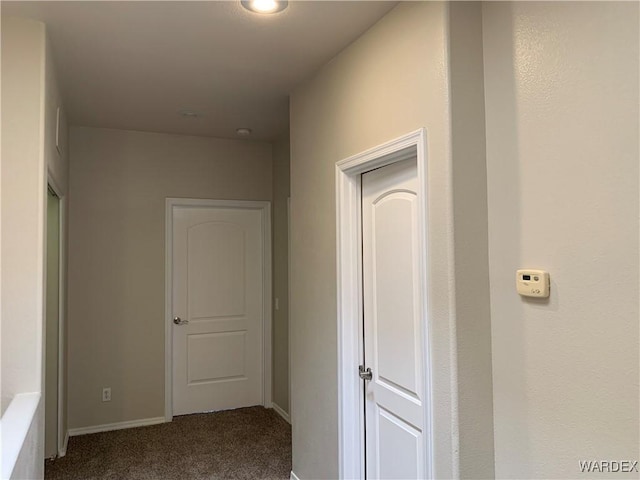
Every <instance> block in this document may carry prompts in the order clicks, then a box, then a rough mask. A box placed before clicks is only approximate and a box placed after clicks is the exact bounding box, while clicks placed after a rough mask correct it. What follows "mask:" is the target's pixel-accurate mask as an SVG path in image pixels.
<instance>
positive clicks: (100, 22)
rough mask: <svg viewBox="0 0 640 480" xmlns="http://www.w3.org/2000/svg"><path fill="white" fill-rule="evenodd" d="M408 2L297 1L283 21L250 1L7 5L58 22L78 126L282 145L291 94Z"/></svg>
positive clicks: (54, 34) (8, 10)
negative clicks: (244, 133)
mask: <svg viewBox="0 0 640 480" xmlns="http://www.w3.org/2000/svg"><path fill="white" fill-rule="evenodd" d="M396 3H397V2H381V1H373V2H369V1H348V2H333V1H290V2H289V8H287V9H286V10H285V11H284V12H281V13H279V14H275V15H271V16H267V15H258V14H255V13H251V12H248V11H247V10H245V9H244V8H242V6H241V5H240V2H239V1H196V2H184V1H178V2H172V1H170V2H165V1H160V2H156V1H131V2H95V1H80V2H78V1H71V2H66V1H65V2H56V1H53V2H52V1H49V2H46V1H45V2H30V1H27V2H6V1H3V2H2V4H1V5H2V15H16V16H26V17H31V18H36V19H39V20H42V21H43V22H45V23H46V24H47V28H48V34H49V38H50V40H51V45H52V47H53V52H54V59H55V63H56V71H57V77H58V81H59V83H60V88H61V91H62V96H63V99H64V104H65V109H66V112H67V117H68V118H69V121H70V123H71V124H73V125H86V126H95V127H107V128H121V129H130V130H142V131H154V132H165V133H179V134H188V135H206V136H214V137H221V138H235V137H236V133H235V130H236V129H237V128H239V127H248V128H250V129H252V130H253V134H252V135H251V137H250V138H254V139H258V140H273V139H275V138H277V137H278V136H280V135H282V134H284V133H286V131H287V130H288V127H289V112H288V95H289V93H290V92H291V91H292V90H293V89H294V88H295V87H296V86H297V85H298V84H300V82H302V81H304V80H305V79H306V78H308V77H310V76H311V75H312V74H313V73H314V72H315V71H316V70H318V69H319V68H320V67H321V66H323V65H324V64H325V63H327V62H328V61H329V60H330V59H331V58H333V57H334V56H335V55H336V54H337V53H339V52H340V51H341V50H342V49H344V48H345V47H346V46H347V45H349V44H350V43H351V42H353V41H354V40H355V39H356V38H358V37H359V36H360V35H361V34H362V33H363V32H364V31H365V30H367V29H368V28H369V27H370V26H371V25H373V24H374V23H375V22H377V21H378V20H379V19H380V18H381V17H382V16H384V15H385V14H386V13H387V12H388V11H389V10H390V9H391V8H393V6H394V5H395V4H396ZM184 111H189V112H195V113H196V114H197V115H198V116H197V117H193V116H192V117H188V116H183V115H181V112H184Z"/></svg>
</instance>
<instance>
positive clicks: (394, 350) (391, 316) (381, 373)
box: [362, 158, 427, 479]
mask: <svg viewBox="0 0 640 480" xmlns="http://www.w3.org/2000/svg"><path fill="white" fill-rule="evenodd" d="M419 248H420V238H419V227H418V173H417V165H416V160H415V158H414V159H409V160H404V161H402V162H397V163H394V164H392V165H388V166H385V167H382V168H379V169H376V170H373V171H371V172H367V173H365V174H363V175H362V249H363V251H362V253H363V262H362V267H363V270H362V273H363V305H364V309H363V314H364V343H365V347H364V353H365V356H364V357H365V358H364V364H365V366H367V367H369V368H371V369H372V378H371V380H370V381H366V382H365V392H366V393H365V422H366V434H365V445H366V478H369V479H377V478H385V479H412V478H413V479H422V478H425V472H426V471H427V466H426V452H425V448H424V446H425V439H424V436H425V435H424V430H425V428H424V427H425V415H424V398H425V396H426V395H425V382H424V372H423V364H424V362H423V356H424V353H425V352H424V348H423V344H422V329H423V322H422V318H421V315H420V313H421V308H420V301H421V299H420V296H421V295H422V293H421V292H422V289H421V286H420V261H419V258H420V254H419Z"/></svg>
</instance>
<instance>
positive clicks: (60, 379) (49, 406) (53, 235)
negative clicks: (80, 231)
mask: <svg viewBox="0 0 640 480" xmlns="http://www.w3.org/2000/svg"><path fill="white" fill-rule="evenodd" d="M64 221H65V219H64V197H63V196H62V194H61V191H60V189H58V188H57V187H56V185H55V183H54V182H53V181H51V180H50V181H49V183H48V188H47V221H46V225H47V230H46V244H45V249H46V279H45V282H46V286H45V292H46V297H45V298H46V299H45V302H46V303H45V332H44V333H45V366H44V368H45V395H44V397H45V399H44V400H45V458H55V457H58V456H64V455H65V452H66V440H67V439H66V435H65V429H64V413H65V412H64V402H65V398H64V388H63V386H64V373H65V364H64V358H65V356H64V351H65V350H64V349H65V338H64V331H65V328H64V305H65V294H64V292H65V289H64V265H65V264H64Z"/></svg>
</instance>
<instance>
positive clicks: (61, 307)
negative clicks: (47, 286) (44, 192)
mask: <svg viewBox="0 0 640 480" xmlns="http://www.w3.org/2000/svg"><path fill="white" fill-rule="evenodd" d="M58 198H59V202H58V215H59V221H60V223H59V225H60V227H59V228H60V231H59V232H58V233H59V238H58V241H59V242H60V245H59V246H58V247H59V253H58V262H59V265H58V455H59V456H60V457H63V456H64V453H61V452H62V451H63V449H62V447H63V446H64V451H65V452H66V449H67V447H66V445H65V441H66V438H68V432H66V431H65V429H64V426H63V424H62V423H63V422H62V419H63V416H64V407H65V401H66V398H65V397H64V382H65V380H66V375H65V374H66V372H65V370H64V359H65V356H66V355H65V354H66V347H67V346H66V344H65V341H64V340H65V335H64V332H65V325H66V321H65V320H66V315H67V303H66V299H67V289H66V281H65V280H66V278H67V255H66V241H67V236H66V235H65V228H66V222H67V215H66V207H67V198H66V197H65V196H58Z"/></svg>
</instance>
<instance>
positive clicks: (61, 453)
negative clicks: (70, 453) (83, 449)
mask: <svg viewBox="0 0 640 480" xmlns="http://www.w3.org/2000/svg"><path fill="white" fill-rule="evenodd" d="M67 445H69V431H67V433H66V434H65V436H64V442H63V443H62V445H60V448H59V449H58V457H59V458H62V457H64V456H65V455H66V454H67Z"/></svg>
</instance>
